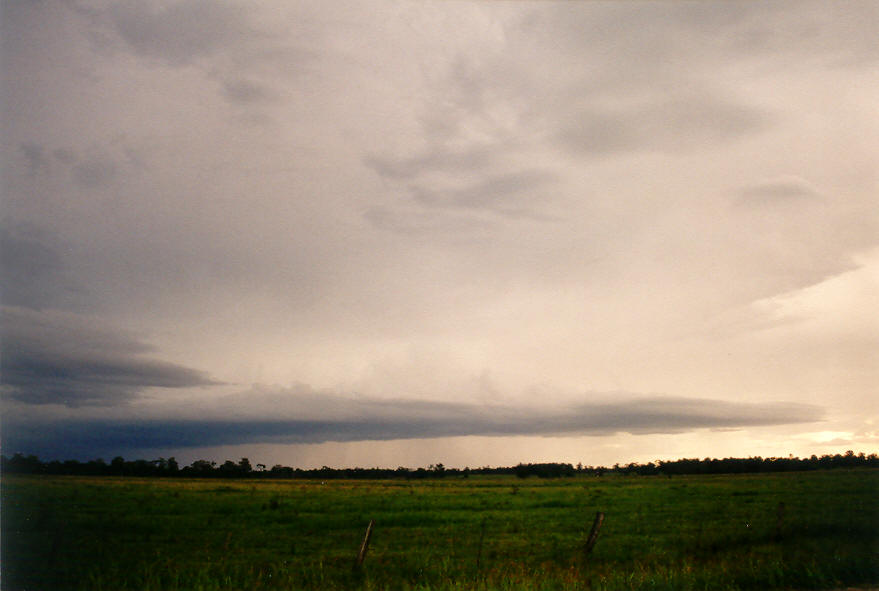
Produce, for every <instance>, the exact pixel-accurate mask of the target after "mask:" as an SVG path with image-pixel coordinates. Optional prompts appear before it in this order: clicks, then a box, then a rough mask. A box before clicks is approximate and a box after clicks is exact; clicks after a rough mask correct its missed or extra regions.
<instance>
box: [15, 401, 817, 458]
mask: <svg viewBox="0 0 879 591" xmlns="http://www.w3.org/2000/svg"><path fill="white" fill-rule="evenodd" d="M284 398H285V397H284V396H282V395H278V396H277V398H276V400H277V406H278V410H276V411H275V412H274V413H273V414H275V415H277V417H278V418H272V419H259V418H255V419H242V420H227V419H217V420H213V419H170V420H160V419H150V420H132V419H128V420H121V421H114V420H107V419H100V420H74V421H59V422H46V423H43V424H42V425H41V426H39V427H38V426H37V425H36V424H27V423H16V422H15V421H7V422H6V424H5V425H4V426H3V437H4V442H3V445H4V448H5V449H27V450H29V451H31V450H34V451H41V452H42V451H46V452H48V453H50V454H51V449H52V448H60V447H61V446H62V445H63V446H64V448H65V449H71V448H72V449H81V450H88V453H91V454H93V455H94V454H99V453H101V452H102V450H106V452H107V453H120V451H121V450H131V449H149V448H168V447H171V448H174V447H177V448H179V447H194V446H216V445H236V444H245V443H321V442H327V441H366V440H394V439H424V438H436V437H453V436H468V435H479V436H517V435H524V436H556V435H607V434H613V433H632V434H650V433H680V432H686V431H692V430H696V429H706V428H707V429H729V428H744V427H755V426H767V425H785V424H796V423H808V422H814V421H818V420H821V418H822V417H823V414H824V413H823V410H822V409H821V408H819V407H816V406H811V405H805V404H796V403H763V404H748V403H738V402H725V401H717V400H707V399H697V398H664V397H635V398H632V397H631V396H628V397H626V398H627V399H626V400H622V401H620V402H613V403H581V404H572V405H568V406H565V407H555V408H521V407H514V406H503V405H473V404H461V403H450V402H426V401H414V400H375V399H357V398H344V397H339V396H333V395H330V394H324V395H320V394H318V393H315V392H313V393H311V394H310V395H306V396H305V400H304V402H305V405H303V403H302V402H303V401H299V403H298V404H297V403H296V401H295V400H294V401H293V406H292V407H293V408H297V409H298V410H297V412H296V413H295V414H296V415H298V417H297V418H284V415H285V414H287V415H289V414H290V413H289V412H287V413H285V412H284V410H283V409H285V408H288V409H289V408H291V406H290V404H291V403H290V401H289V400H285V399H284ZM259 399H260V396H259V393H257V394H256V402H257V404H258V403H259ZM248 400H250V397H248ZM263 402H265V399H263ZM303 406H305V408H302V407H303ZM308 407H310V409H309V408H308ZM309 414H310V415H311V416H319V418H314V419H309V418H305V417H308V416H309ZM331 414H335V415H336V417H335V418H333V417H329V418H327V416H328V415H331ZM35 432H39V433H40V434H41V436H40V437H35V436H34V435H33V433H35ZM46 434H49V436H46ZM35 448H39V449H38V450H35ZM86 455H88V454H86Z"/></svg>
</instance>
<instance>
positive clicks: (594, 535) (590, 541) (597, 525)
mask: <svg viewBox="0 0 879 591" xmlns="http://www.w3.org/2000/svg"><path fill="white" fill-rule="evenodd" d="M603 522H604V513H602V512H601V511H599V512H597V513H596V514H595V521H593V522H592V530H591V531H590V532H589V537H588V538H587V539H586V547H585V548H584V549H583V555H584V556H589V553H590V552H592V548H593V547H594V546H595V542H596V541H597V540H598V530H600V529H601V524H602V523H603Z"/></svg>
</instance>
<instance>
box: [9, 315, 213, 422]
mask: <svg viewBox="0 0 879 591" xmlns="http://www.w3.org/2000/svg"><path fill="white" fill-rule="evenodd" d="M2 326H3V340H2V349H0V372H2V378H0V387H2V392H3V395H4V397H8V398H11V399H13V400H16V401H19V402H24V403H26V404H63V405H66V406H80V405H118V404H124V403H125V402H128V401H130V400H132V399H133V398H134V397H136V396H137V395H138V394H140V393H141V392H143V391H144V390H145V389H147V388H152V387H156V388H191V387H194V386H210V385H216V384H217V382H216V381H213V380H211V379H210V378H209V377H207V375H205V374H204V373H202V372H200V371H196V370H194V369H190V368H187V367H184V366H182V365H179V364H175V363H170V362H167V361H160V360H157V359H153V358H150V357H148V356H146V354H147V353H150V352H151V351H152V349H151V347H149V346H147V345H146V344H144V343H142V342H140V341H138V340H136V339H135V338H133V337H131V336H129V335H126V334H123V333H120V332H118V331H114V330H112V329H110V328H107V327H104V326H101V323H100V322H99V321H96V320H95V319H94V318H88V317H83V316H79V315H75V314H71V313H65V312H40V311H36V310H29V309H26V308H15V307H9V306H4V307H3V312H2Z"/></svg>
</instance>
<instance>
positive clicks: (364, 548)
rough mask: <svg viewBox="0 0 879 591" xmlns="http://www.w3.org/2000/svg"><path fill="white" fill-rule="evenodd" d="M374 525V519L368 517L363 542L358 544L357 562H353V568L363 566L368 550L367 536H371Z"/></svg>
mask: <svg viewBox="0 0 879 591" xmlns="http://www.w3.org/2000/svg"><path fill="white" fill-rule="evenodd" d="M374 525H375V520H374V519H370V520H369V525H367V526H366V535H364V536H363V543H362V544H360V552H358V553H357V562H356V563H354V568H355V569H358V568H360V567H361V566H363V561H364V560H366V552H367V550H369V538H370V537H371V536H372V527H373V526H374Z"/></svg>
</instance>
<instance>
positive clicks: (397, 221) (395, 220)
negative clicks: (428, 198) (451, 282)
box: [363, 206, 490, 236]
mask: <svg viewBox="0 0 879 591" xmlns="http://www.w3.org/2000/svg"><path fill="white" fill-rule="evenodd" d="M363 217H364V218H365V219H366V221H368V222H369V223H370V224H372V226H373V227H375V228H378V229H380V230H387V231H389V232H393V233H395V234H402V235H412V236H424V235H435V234H439V235H443V236H454V235H456V234H458V233H460V232H472V231H481V230H486V229H487V228H489V227H490V223H489V221H488V220H483V219H480V218H478V217H474V216H472V215H468V214H461V213H455V212H448V211H437V210H429V211H428V210H425V209H424V208H408V207H399V206H398V207H392V208H388V207H380V206H377V207H371V208H369V209H367V210H366V211H365V212H364V214H363Z"/></svg>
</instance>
